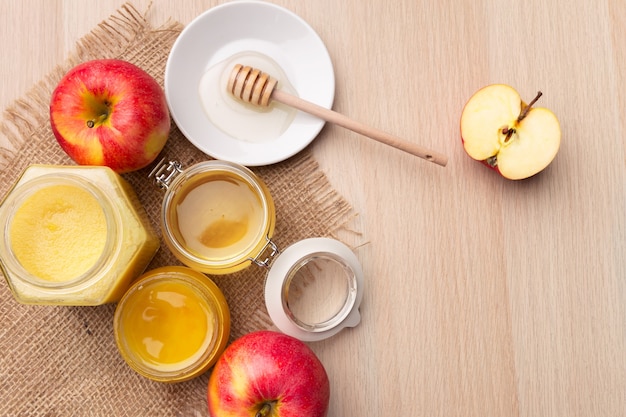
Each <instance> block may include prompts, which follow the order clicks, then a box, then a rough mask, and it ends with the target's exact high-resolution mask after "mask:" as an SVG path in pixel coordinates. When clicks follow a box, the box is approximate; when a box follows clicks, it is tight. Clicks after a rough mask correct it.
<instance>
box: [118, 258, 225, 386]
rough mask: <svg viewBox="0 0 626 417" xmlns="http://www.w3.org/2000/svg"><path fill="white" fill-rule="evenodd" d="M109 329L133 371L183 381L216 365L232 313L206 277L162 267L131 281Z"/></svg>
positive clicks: (170, 380)
mask: <svg viewBox="0 0 626 417" xmlns="http://www.w3.org/2000/svg"><path fill="white" fill-rule="evenodd" d="M113 329H114V333H115V340H116V343H117V346H118V349H119V351H120V354H121V356H122V357H123V358H124V360H125V361H126V362H127V363H128V365H129V366H130V367H131V368H132V369H134V370H135V371H136V372H137V373H139V374H140V375H142V376H144V377H146V378H150V379H152V380H155V381H160V382H182V381H186V380H189V379H191V378H194V377H196V376H198V375H200V374H202V373H204V372H205V371H207V370H208V369H209V368H210V367H211V366H213V364H214V363H215V362H216V361H217V359H218V357H219V355H220V354H221V353H222V351H223V350H224V348H225V347H226V344H227V342H228V337H229V335H230V313H229V309H228V304H227V303H226V299H225V298H224V295H223V294H222V292H221V291H220V289H219V288H218V287H217V285H215V283H213V281H211V280H210V279H209V278H208V277H207V276H206V275H204V274H202V273H201V272H199V271H195V270H193V269H190V268H187V267H182V266H166V267H161V268H157V269H153V270H151V271H148V272H146V273H145V274H143V275H142V276H141V277H140V278H139V279H138V280H137V281H136V282H134V283H133V285H132V286H131V287H130V289H129V290H128V291H127V292H126V294H124V296H123V297H122V299H121V301H120V302H119V303H118V305H117V308H116V310H115V316H114V319H113Z"/></svg>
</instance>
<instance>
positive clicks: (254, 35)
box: [165, 1, 335, 166]
mask: <svg viewBox="0 0 626 417" xmlns="http://www.w3.org/2000/svg"><path fill="white" fill-rule="evenodd" d="M245 51H255V52H258V53H261V54H263V55H266V56H267V57H269V58H271V59H272V60H273V61H275V62H276V63H277V64H278V65H279V66H280V67H281V68H282V69H283V71H284V72H285V74H286V75H287V77H288V79H289V82H290V84H291V85H292V86H293V87H294V88H295V90H296V91H297V94H298V95H299V96H300V97H301V98H303V99H305V100H308V101H311V102H313V103H316V104H318V105H320V106H323V107H326V108H331V107H332V103H333V99H334V95H335V77H334V71H333V66H332V62H331V60H330V56H329V54H328V51H327V49H326V47H325V45H324V43H323V42H322V40H321V39H320V37H319V36H318V35H317V33H316V32H315V31H314V30H313V29H312V28H311V27H310V26H309V25H308V24H307V23H306V22H305V21H304V20H303V19H301V18H300V17H298V16H297V15H295V14H294V13H293V12H291V11H289V10H287V9H284V8H282V7H279V6H276V5H274V4H271V3H265V2H261V1H234V2H231V3H225V4H222V5H220V6H217V7H214V8H212V9H209V10H207V11H206V12H204V13H203V14H201V15H200V16H198V17H197V18H196V19H194V20H193V21H192V22H191V23H190V24H189V25H187V26H186V27H185V29H184V30H183V31H182V33H181V34H180V36H179V37H178V39H177V40H176V42H175V43H174V46H173V47H172V51H171V52H170V55H169V57H168V61H167V65H166V68H165V95H166V97H167V101H168V105H169V107H170V112H171V114H172V118H173V119H174V121H175V122H176V124H177V126H178V128H179V129H180V130H181V132H182V133H183V134H184V135H185V136H186V137H187V139H189V141H190V142H191V143H192V144H194V145H195V146H196V147H197V148H198V149H200V150H201V151H203V152H204V153H206V154H207V155H209V156H212V157H213V158H216V159H222V160H227V161H231V162H235V163H239V164H241V165H246V166H260V165H269V164H273V163H276V162H280V161H283V160H285V159H287V158H289V157H291V156H293V155H295V154H296V153H298V152H300V151H301V150H302V149H304V148H305V147H306V146H307V145H308V144H309V143H311V141H312V140H313V139H314V138H315V137H316V136H317V134H318V133H319V132H320V130H321V129H322V127H323V126H324V122H323V121H322V120H320V119H318V118H315V117H313V116H311V115H308V114H306V113H303V112H298V113H297V114H296V116H295V118H294V119H293V121H292V122H291V124H290V125H289V126H288V127H287V128H286V130H285V131H284V132H283V133H282V134H281V135H280V136H279V137H276V138H275V139H271V140H268V141H263V142H252V141H245V140H240V139H236V138H234V137H232V136H231V135H228V134H226V133H224V131H223V130H221V129H220V128H218V127H217V126H215V125H214V124H213V123H212V122H211V120H210V119H209V117H208V116H207V114H206V112H205V111H204V108H203V105H202V102H201V99H200V94H199V84H200V80H201V78H202V76H203V75H204V74H205V73H206V72H207V70H208V69H209V68H211V67H213V66H214V65H216V64H218V63H220V62H223V61H225V60H227V59H228V58H230V57H232V56H233V55H236V54H238V53H243V52H245Z"/></svg>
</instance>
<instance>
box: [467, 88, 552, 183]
mask: <svg viewBox="0 0 626 417" xmlns="http://www.w3.org/2000/svg"><path fill="white" fill-rule="evenodd" d="M539 97H541V92H539V93H538V94H537V96H536V97H535V99H534V100H532V101H531V102H530V103H529V104H526V103H524V102H523V101H522V99H521V97H520V95H519V93H518V92H517V91H516V90H515V89H513V88H512V87H510V86H508V85H504V84H493V85H489V86H487V87H484V88H482V89H480V90H478V91H477V92H476V93H474V95H472V97H471V98H470V99H469V100H468V102H467V103H466V104H465V107H464V109H463V113H462V115H461V138H462V141H463V147H464V148H465V152H466V153H467V154H468V155H469V156H470V157H472V158H473V159H475V160H477V161H480V162H482V163H483V164H485V165H487V166H489V167H491V168H493V169H495V170H496V171H497V172H499V173H500V174H501V175H502V176H503V177H505V178H509V179H513V180H519V179H524V178H528V177H531V176H533V175H535V174H536V173H538V172H540V171H542V170H543V169H544V168H546V167H547V166H548V165H549V164H550V162H552V160H553V159H554V157H555V156H556V154H557V152H558V150H559V147H560V144H561V127H560V125H559V121H558V119H557V118H556V116H555V115H554V113H552V111H550V110H548V109H546V108H542V107H533V105H534V104H535V103H536V101H537V100H538V99H539Z"/></svg>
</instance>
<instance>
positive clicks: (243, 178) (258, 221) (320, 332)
mask: <svg viewBox="0 0 626 417" xmlns="http://www.w3.org/2000/svg"><path fill="white" fill-rule="evenodd" d="M150 176H151V177H154V178H155V179H156V182H157V184H158V185H159V186H160V187H161V188H163V189H165V196H164V199H163V203H162V210H161V229H162V233H163V237H164V240H165V243H166V244H167V246H168V247H169V248H170V249H171V251H172V253H173V254H174V255H175V256H176V257H177V258H178V259H179V260H180V261H181V262H183V263H184V264H185V265H187V266H188V267H190V268H193V269H195V270H198V271H202V272H204V273H208V274H229V273H233V272H236V271H239V270H242V269H244V268H247V267H249V266H250V265H252V264H256V265H257V266H260V267H262V268H264V269H267V277H266V280H265V303H266V306H267V311H268V313H269V315H270V318H271V319H272V321H273V322H274V324H275V325H276V326H277V327H278V328H279V329H280V330H281V331H282V332H284V333H286V334H289V335H291V336H294V337H297V338H299V339H301V340H305V341H315V340H322V339H325V338H327V337H330V336H332V335H335V334H336V333H337V332H339V331H340V330H341V329H343V328H345V327H354V326H356V325H357V324H358V323H359V321H360V313H359V310H358V309H359V305H360V303H361V299H362V297H363V271H362V269H361V266H360V264H359V262H358V260H357V259H356V256H355V255H354V253H353V252H352V251H351V250H350V249H349V248H348V247H347V246H346V245H344V244H342V243H341V242H338V241H336V240H334V239H328V238H311V239H305V240H303V241H300V242H296V243H295V244H293V245H291V246H289V247H288V248H286V249H285V250H284V251H283V252H282V253H281V251H280V250H279V249H278V247H277V246H276V245H275V244H274V242H273V241H272V237H273V233H274V225H275V222H276V211H275V208H274V202H273V199H272V196H271V194H270V192H269V189H268V187H267V186H266V185H265V183H264V182H263V181H262V180H261V179H260V178H259V177H258V176H257V175H256V174H254V173H253V172H252V171H251V170H250V169H248V168H246V167H244V166H241V165H238V164H235V163H232V162H227V161H219V160H210V161H205V162H200V163H198V164H195V165H193V166H191V167H189V168H185V169H183V167H182V165H181V164H180V163H178V162H176V161H171V162H165V161H164V160H162V161H160V162H159V163H158V164H157V165H156V166H155V168H154V169H153V170H152V172H151V174H150Z"/></svg>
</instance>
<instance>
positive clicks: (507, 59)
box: [0, 0, 626, 417]
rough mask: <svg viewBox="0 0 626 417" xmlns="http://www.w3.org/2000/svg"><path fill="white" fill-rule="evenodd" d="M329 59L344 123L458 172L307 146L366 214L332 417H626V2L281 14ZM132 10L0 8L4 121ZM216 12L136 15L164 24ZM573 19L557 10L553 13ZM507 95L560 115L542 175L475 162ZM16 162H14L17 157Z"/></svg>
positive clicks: (404, 5) (67, 4)
mask: <svg viewBox="0 0 626 417" xmlns="http://www.w3.org/2000/svg"><path fill="white" fill-rule="evenodd" d="M274 2H275V3H276V4H279V5H282V6H285V7H287V8H289V9H291V10H292V11H294V12H295V13H297V14H298V15H300V16H301V17H302V18H303V19H304V20H306V21H307V22H308V23H309V24H310V25H311V26H312V27H313V28H314V29H315V30H316V31H317V32H318V33H319V35H320V37H321V38H322V39H323V41H324V42H325V44H326V46H327V48H328V50H329V52H330V55H331V58H332V60H333V64H334V68H335V75H336V96H335V105H334V109H335V110H337V111H340V112H342V113H344V114H347V115H350V116H351V117H353V118H355V119H358V120H362V121H367V122H368V123H370V124H372V125H374V126H376V127H378V128H380V129H382V130H385V131H388V132H392V133H394V134H396V135H398V136H401V137H404V138H406V139H407V140H410V141H414V142H415V143H419V144H421V145H423V146H426V147H430V148H434V149H436V150H439V151H441V152H443V153H445V154H447V155H448V156H449V158H450V160H449V164H448V166H447V167H445V168H442V167H439V166H437V165H434V164H431V163H428V162H425V161H423V160H421V159H418V158H415V157H412V156H410V155H407V154H404V153H402V152H399V151H397V150H395V149H391V148H387V147H385V146H383V145H380V144H378V143H375V142H373V141H371V140H367V139H364V138H363V137H360V136H358V135H356V134H354V133H351V132H349V131H346V130H344V129H342V128H339V127H336V126H327V127H326V128H325V129H324V131H323V132H322V134H321V135H320V136H319V137H318V138H317V140H316V141H315V142H314V145H313V150H314V155H315V157H316V159H317V160H318V162H319V163H320V165H321V169H322V170H323V171H324V172H325V173H326V175H327V176H328V177H329V179H330V181H331V182H332V184H333V186H334V187H335V188H336V189H337V190H338V191H339V192H340V193H341V194H343V195H344V196H345V198H346V199H347V200H348V201H349V202H350V203H351V204H352V205H353V207H354V209H355V210H356V211H357V212H358V213H359V216H358V217H357V218H356V219H355V220H354V222H355V224H354V225H353V226H354V228H355V229H356V230H359V231H361V232H362V235H361V236H356V237H355V236H352V235H350V234H347V236H346V237H345V238H344V239H346V240H353V242H350V243H353V244H354V243H356V244H359V243H362V245H361V246H360V247H359V248H357V249H356V250H355V252H356V253H357V255H358V257H359V259H360V260H361V262H362V264H363V268H364V271H365V274H366V282H367V286H366V289H365V296H364V300H363V304H362V308H361V312H362V322H361V324H360V325H359V326H358V327H357V328H355V329H352V330H348V331H344V332H342V333H340V334H339V335H337V336H336V337H333V338H332V339H329V340H327V341H325V342H321V343H315V344H312V347H313V349H314V350H315V351H316V352H317V353H318V354H319V356H320V359H321V360H322V362H323V363H324V365H325V366H326V368H327V370H328V373H329V376H330V379H331V384H332V400H331V405H330V411H329V416H333V417H334V416H381V415H387V416H446V417H450V416H472V417H474V416H475V417H483V416H507V417H508V416H525V417H539V416H546V417H557V416H563V417H572V416H581V417H590V416H615V417H617V416H623V415H624V413H626V145H625V144H626V140H625V139H624V137H625V133H624V132H626V38H625V37H624V35H623V33H624V28H625V27H626V3H625V2H624V1H623V0H603V1H598V0H572V1H570V2H556V1H546V0H524V1H521V0H502V1H501V0H472V1H469V0H461V1H459V0H438V1H428V0H391V1H390V0H343V1H337V0H316V1H307V2H303V1H299V0H275V1H274ZM122 3H123V0H98V1H96V0H91V1H88V2H85V1H79V0H71V1H70V0H65V1H63V0H55V1H47V0H22V1H15V0H0V15H1V16H2V19H3V22H2V23H3V24H2V25H0V39H2V42H1V44H0V56H1V57H2V58H1V59H0V108H5V107H7V106H8V105H9V104H10V103H11V102H12V101H13V100H15V99H16V98H18V97H20V96H21V95H23V94H24V93H25V92H26V91H27V89H28V88H29V87H30V86H31V85H32V84H33V83H35V82H37V81H38V80H39V79H41V78H42V77H43V76H44V75H46V74H47V73H48V72H49V71H51V70H52V69H53V68H54V66H55V65H56V64H59V63H61V62H62V61H63V60H64V59H65V58H66V57H67V55H68V54H69V52H70V51H71V50H72V49H73V47H74V45H75V42H76V41H77V40H78V39H80V38H81V37H82V36H84V35H85V34H86V33H88V32H89V31H90V30H91V29H92V28H93V27H94V26H95V25H97V24H98V23H99V22H100V21H102V20H104V19H105V18H107V17H108V16H109V15H110V14H112V13H114V11H115V10H116V9H117V8H118V7H119V6H120V5H121V4H122ZM218 3H220V2H219V1H215V0H213V1H210V0H205V1H200V0H195V1H191V0H190V1H184V2H182V1H178V0H153V1H148V0H135V1H134V2H133V4H134V5H135V6H136V7H137V9H138V10H140V11H145V10H146V9H147V7H148V5H149V4H150V8H149V10H148V11H147V18H148V19H149V21H150V22H152V24H153V25H155V26H159V25H161V24H163V23H164V22H165V21H166V20H167V19H168V18H170V17H171V18H172V19H174V20H177V21H179V22H181V23H183V24H186V23H188V22H190V21H191V20H192V19H193V18H194V17H196V16H197V15H199V14H200V13H201V12H203V11H204V10H207V9H209V8H210V7H212V6H214V5H216V4H218ZM559 3H560V4H561V6H557V5H556V4H559ZM491 83H506V84H510V85H512V86H513V87H515V88H516V89H518V91H520V93H521V94H522V96H523V97H524V98H526V100H527V101H528V100H530V99H531V98H532V97H534V95H535V93H536V92H537V91H538V90H541V91H542V92H543V94H544V95H543V97H542V98H541V101H540V104H541V105H542V106H544V107H548V108H550V109H552V110H553V111H554V112H555V113H556V115H557V116H558V118H559V120H560V122H561V127H562V132H563V138H562V144H561V149H560V152H559V154H558V156H557V158H556V159H555V161H554V162H553V163H552V164H551V165H550V166H549V167H548V169H547V170H545V171H544V172H543V173H541V174H539V175H537V176H535V177H533V178H531V179H528V180H524V181H517V182H514V181H508V180H504V179H502V178H500V177H499V176H498V175H497V174H495V173H494V172H492V171H490V170H488V169H487V168H485V167H483V166H481V165H480V164H478V163H476V162H474V161H472V160H470V158H469V157H467V156H466V155H465V154H464V151H463V148H462V145H461V141H460V136H459V118H460V115H461V110H462V108H463V105H464V103H465V102H466V100H467V99H468V98H469V97H470V96H471V95H472V93H474V92H475V91H476V90H477V89H479V88H480V87H482V86H485V85H487V84H491ZM3 145H6V143H4V144H3Z"/></svg>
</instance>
